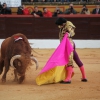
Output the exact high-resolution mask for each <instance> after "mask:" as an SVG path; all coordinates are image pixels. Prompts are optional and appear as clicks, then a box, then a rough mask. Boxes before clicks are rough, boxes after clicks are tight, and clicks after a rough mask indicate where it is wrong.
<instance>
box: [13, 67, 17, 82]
mask: <svg viewBox="0 0 100 100" xmlns="http://www.w3.org/2000/svg"><path fill="white" fill-rule="evenodd" d="M14 75H15V78H14V82H17V81H18V77H17V70H16V69H14Z"/></svg>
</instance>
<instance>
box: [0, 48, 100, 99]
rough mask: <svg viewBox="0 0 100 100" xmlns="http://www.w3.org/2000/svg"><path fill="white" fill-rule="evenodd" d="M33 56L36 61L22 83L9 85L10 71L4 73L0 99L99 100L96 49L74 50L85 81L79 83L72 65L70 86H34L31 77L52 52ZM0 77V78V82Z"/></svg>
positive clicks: (98, 54)
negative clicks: (72, 72)
mask: <svg viewBox="0 0 100 100" xmlns="http://www.w3.org/2000/svg"><path fill="white" fill-rule="evenodd" d="M35 51H36V52H38V53H39V54H37V53H34V56H35V57H36V58H37V59H38V61H39V65H40V66H39V68H38V70H35V64H34V66H32V67H31V68H30V69H28V70H27V72H26V79H25V81H24V82H23V83H22V84H18V83H16V82H13V78H14V76H13V70H12V69H10V70H9V72H8V74H7V81H6V83H5V84H2V82H1V81H0V100H100V49H77V52H78V54H79V56H80V58H81V60H82V62H83V63H84V66H85V70H86V75H87V78H88V82H86V83H84V82H81V72H80V70H79V68H78V67H77V65H76V64H75V68H74V71H75V75H74V77H73V78H72V83H71V84H60V83H57V84H49V85H42V86H37V85H36V83H35V78H36V76H37V75H38V73H39V72H40V70H41V69H42V68H43V67H44V65H45V64H46V62H47V60H48V59H49V57H50V56H51V54H52V53H53V52H54V49H35ZM1 77H2V75H0V79H1Z"/></svg>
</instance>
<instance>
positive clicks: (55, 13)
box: [53, 7, 63, 17]
mask: <svg viewBox="0 0 100 100" xmlns="http://www.w3.org/2000/svg"><path fill="white" fill-rule="evenodd" d="M58 14H63V12H62V11H61V10H60V8H58V7H56V9H55V11H54V13H53V17H57V16H58Z"/></svg>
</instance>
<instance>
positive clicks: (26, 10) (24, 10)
mask: <svg viewBox="0 0 100 100" xmlns="http://www.w3.org/2000/svg"><path fill="white" fill-rule="evenodd" d="M22 7H23V9H22V10H23V15H30V12H29V10H28V8H26V7H25V5H23V6H22Z"/></svg>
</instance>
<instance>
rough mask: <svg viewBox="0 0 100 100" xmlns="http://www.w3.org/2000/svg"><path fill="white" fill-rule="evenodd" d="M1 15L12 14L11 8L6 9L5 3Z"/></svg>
mask: <svg viewBox="0 0 100 100" xmlns="http://www.w3.org/2000/svg"><path fill="white" fill-rule="evenodd" d="M1 14H12V11H11V8H10V7H7V4H6V3H3V5H2V9H1Z"/></svg>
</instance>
